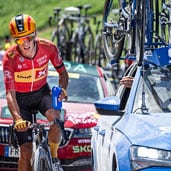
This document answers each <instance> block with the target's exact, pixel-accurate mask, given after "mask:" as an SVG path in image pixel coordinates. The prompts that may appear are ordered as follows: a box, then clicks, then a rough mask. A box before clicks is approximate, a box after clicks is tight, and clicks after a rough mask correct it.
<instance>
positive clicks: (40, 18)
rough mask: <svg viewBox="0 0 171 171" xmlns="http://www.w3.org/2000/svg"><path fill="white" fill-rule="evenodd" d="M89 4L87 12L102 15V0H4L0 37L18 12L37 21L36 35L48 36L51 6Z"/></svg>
mask: <svg viewBox="0 0 171 171" xmlns="http://www.w3.org/2000/svg"><path fill="white" fill-rule="evenodd" d="M83 4H91V5H92V8H91V9H90V10H89V14H97V15H98V16H102V11H103V5H104V0H101V1H98V0H81V1H80V0H5V1H1V3H0V9H1V10H0V26H1V29H0V39H1V41H2V40H3V38H4V36H5V35H8V34H9V30H8V24H9V21H10V20H11V18H12V17H13V16H15V15H17V14H19V13H26V14H29V15H31V16H32V17H33V18H34V19H35V20H36V23H37V30H38V35H39V36H41V37H44V38H50V35H51V31H52V28H50V27H49V26H48V17H49V16H50V15H53V8H55V7H61V8H62V9H63V8H65V7H68V6H76V5H83Z"/></svg>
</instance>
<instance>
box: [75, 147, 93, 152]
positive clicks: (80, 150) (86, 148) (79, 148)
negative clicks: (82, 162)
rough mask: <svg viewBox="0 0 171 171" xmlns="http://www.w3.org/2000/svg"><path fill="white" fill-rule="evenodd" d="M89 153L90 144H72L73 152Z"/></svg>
mask: <svg viewBox="0 0 171 171" xmlns="http://www.w3.org/2000/svg"><path fill="white" fill-rule="evenodd" d="M82 152H84V153H90V152H91V145H84V146H73V153H82Z"/></svg>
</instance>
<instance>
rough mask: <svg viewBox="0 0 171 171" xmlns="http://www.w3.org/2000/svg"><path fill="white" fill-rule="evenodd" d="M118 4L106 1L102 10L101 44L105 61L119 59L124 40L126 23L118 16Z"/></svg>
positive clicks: (111, 0) (109, 0)
mask: <svg viewBox="0 0 171 171" xmlns="http://www.w3.org/2000/svg"><path fill="white" fill-rule="evenodd" d="M118 9H120V7H119V4H117V3H116V2H114V1H113V0H106V1H105V5H104V10H103V34H102V38H103V43H104V52H105V55H106V57H107V59H108V60H109V62H110V61H112V60H113V59H116V60H117V61H118V60H119V59H120V57H121V55H122V51H123V47H124V40H125V23H126V21H125V20H124V18H123V17H122V16H121V14H120V10H118Z"/></svg>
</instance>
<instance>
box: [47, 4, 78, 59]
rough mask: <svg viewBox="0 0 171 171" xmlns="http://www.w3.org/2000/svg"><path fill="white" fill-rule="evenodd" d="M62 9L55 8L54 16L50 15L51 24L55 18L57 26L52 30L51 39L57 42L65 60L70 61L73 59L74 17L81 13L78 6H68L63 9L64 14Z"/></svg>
mask: <svg viewBox="0 0 171 171" xmlns="http://www.w3.org/2000/svg"><path fill="white" fill-rule="evenodd" d="M61 11H62V10H61V8H55V9H53V13H54V17H49V23H50V24H49V25H52V20H53V21H54V24H55V27H56V28H55V29H54V30H53V31H52V35H51V41H53V42H55V43H56V46H57V47H58V48H59V51H60V53H61V57H62V58H63V59H64V60H69V61H70V60H72V59H71V46H72V43H71V41H70V39H71V37H72V34H73V28H74V24H73V22H74V20H73V19H72V17H73V16H77V15H79V13H80V11H79V9H78V8H76V7H67V8H65V9H64V10H63V12H62V14H61ZM60 14H61V15H60Z"/></svg>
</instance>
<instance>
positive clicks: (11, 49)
mask: <svg viewBox="0 0 171 171" xmlns="http://www.w3.org/2000/svg"><path fill="white" fill-rule="evenodd" d="M17 54H18V50H17V45H13V46H11V47H9V48H8V49H7V50H6V52H5V55H6V56H7V57H8V58H10V59H13V58H14V57H15V56H16V55H17Z"/></svg>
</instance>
